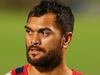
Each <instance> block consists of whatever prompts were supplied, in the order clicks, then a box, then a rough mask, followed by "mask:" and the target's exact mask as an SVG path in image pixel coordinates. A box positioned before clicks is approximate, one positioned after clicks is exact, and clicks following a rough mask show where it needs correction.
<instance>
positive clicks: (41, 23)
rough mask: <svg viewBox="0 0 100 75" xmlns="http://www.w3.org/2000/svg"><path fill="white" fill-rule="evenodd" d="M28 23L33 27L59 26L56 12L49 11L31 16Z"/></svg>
mask: <svg viewBox="0 0 100 75" xmlns="http://www.w3.org/2000/svg"><path fill="white" fill-rule="evenodd" d="M27 25H28V26H29V27H31V28H35V27H55V28H59V25H58V24H57V22H56V15H55V14H54V13H51V12H49V13H47V14H45V15H43V16H40V17H35V16H33V17H30V18H29V20H28V22H27Z"/></svg>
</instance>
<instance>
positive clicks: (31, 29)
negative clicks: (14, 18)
mask: <svg viewBox="0 0 100 75" xmlns="http://www.w3.org/2000/svg"><path fill="white" fill-rule="evenodd" d="M25 28H26V29H29V30H31V31H33V30H32V29H31V28H30V27H28V26H25Z"/></svg>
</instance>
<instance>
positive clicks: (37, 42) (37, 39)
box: [31, 33, 41, 46]
mask: <svg viewBox="0 0 100 75" xmlns="http://www.w3.org/2000/svg"><path fill="white" fill-rule="evenodd" d="M31 45H33V46H39V45H41V40H40V37H39V35H38V34H37V33H34V35H33V36H32V41H31Z"/></svg>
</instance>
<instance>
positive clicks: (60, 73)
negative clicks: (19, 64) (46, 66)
mask: <svg viewBox="0 0 100 75" xmlns="http://www.w3.org/2000/svg"><path fill="white" fill-rule="evenodd" d="M33 74H34V75H72V71H71V70H70V69H69V68H68V67H67V66H66V64H65V63H64V62H62V63H61V64H60V65H59V66H57V67H56V68H55V69H53V70H51V71H43V72H40V71H39V70H38V69H37V68H35V67H34V66H32V65H30V64H29V67H28V75H33Z"/></svg>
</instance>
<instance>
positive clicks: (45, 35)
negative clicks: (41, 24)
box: [42, 30, 50, 37]
mask: <svg viewBox="0 0 100 75" xmlns="http://www.w3.org/2000/svg"><path fill="white" fill-rule="evenodd" d="M42 35H43V37H47V36H49V35H50V31H49V30H44V31H42Z"/></svg>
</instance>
